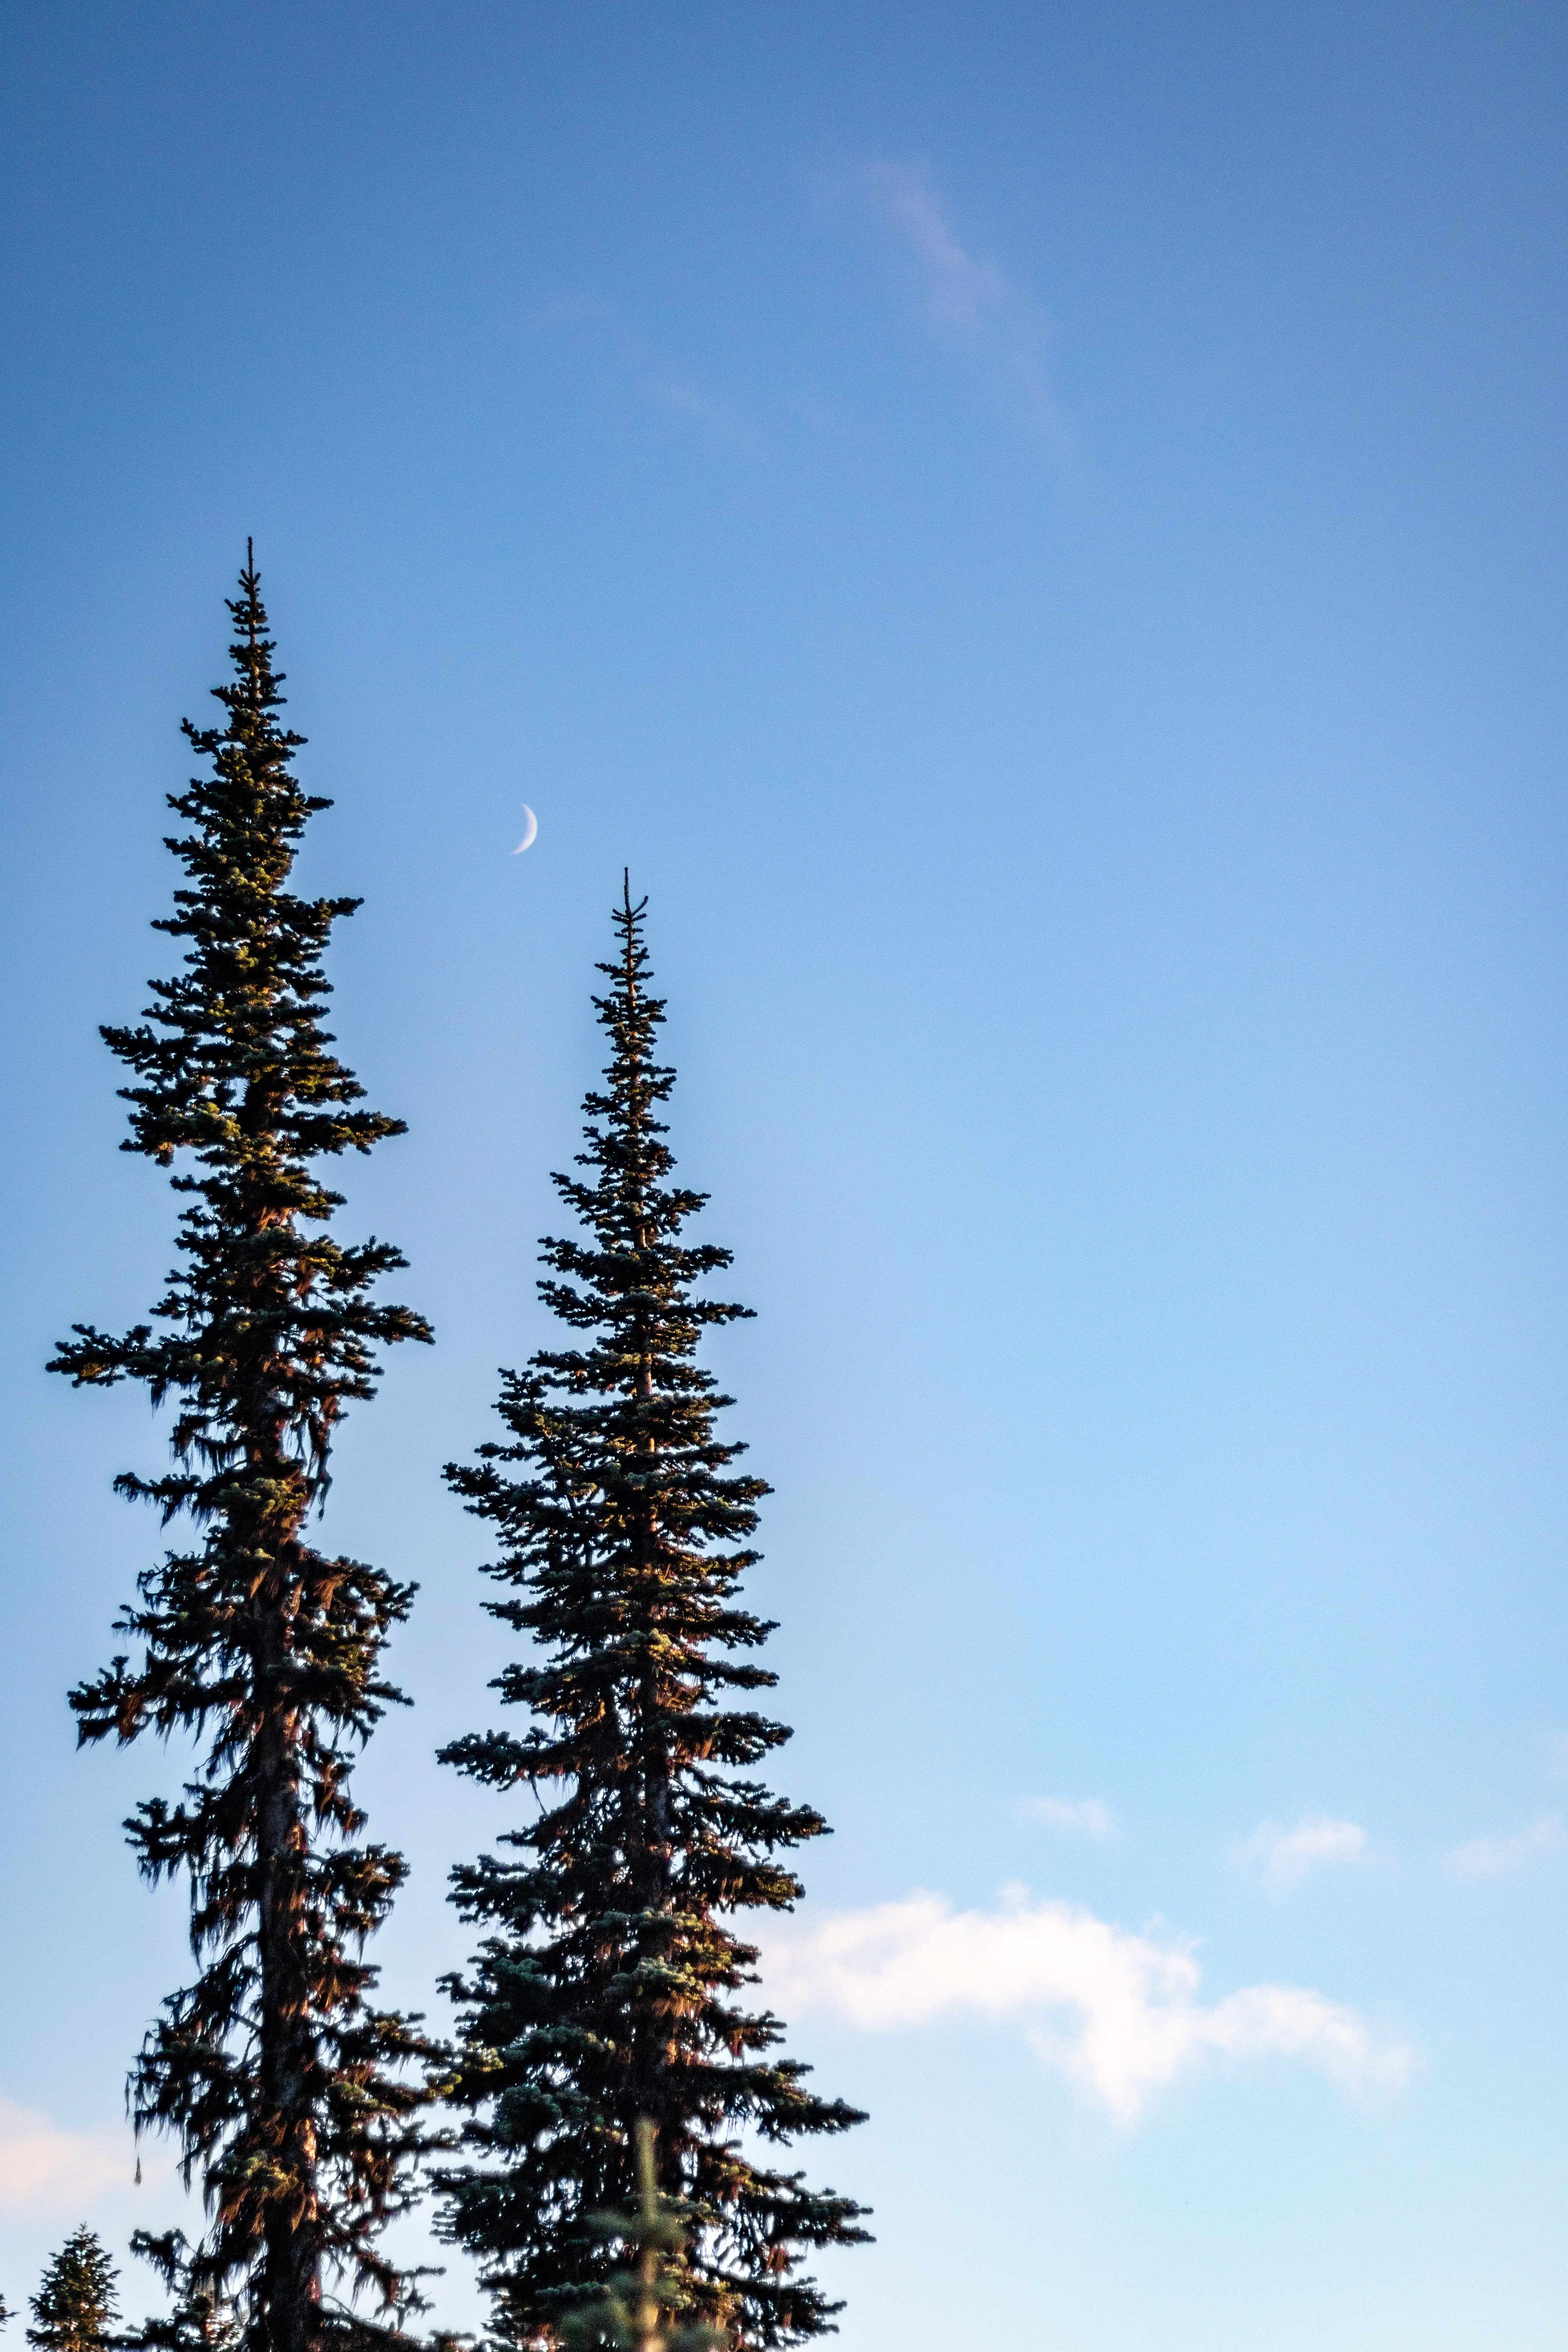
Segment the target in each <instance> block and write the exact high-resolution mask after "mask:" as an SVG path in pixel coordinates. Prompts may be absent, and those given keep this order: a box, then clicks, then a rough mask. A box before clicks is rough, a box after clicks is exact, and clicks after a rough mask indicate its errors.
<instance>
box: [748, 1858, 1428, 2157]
mask: <svg viewBox="0 0 1568 2352" xmlns="http://www.w3.org/2000/svg"><path fill="white" fill-rule="evenodd" d="M765 1975H766V1981H767V1987H768V1992H769V1996H770V1998H771V1999H773V2000H777V2002H778V2003H779V2006H780V2007H781V2008H782V2009H784V2011H786V2012H792V2013H793V2012H794V2011H800V2010H805V2009H810V2008H813V2007H816V2008H822V2009H828V2010H836V2011H838V2012H839V2014H840V2015H842V2016H844V2017H847V2019H848V2020H849V2021H850V2022H851V2023H852V2024H855V2025H858V2026H860V2027H862V2028H864V2029H865V2030H866V2031H868V2032H891V2031H893V2030H895V2029H897V2028H899V2027H909V2026H918V2025H929V2024H932V2023H935V2022H936V2021H939V2020H940V2019H942V2018H952V2017H965V2016H967V2017H983V2018H989V2019H992V2020H994V2021H996V2022H998V2023H1005V2024H1015V2025H1019V2026H1021V2027H1022V2028H1023V2029H1024V2032H1025V2034H1026V2039H1027V2040H1028V2042H1029V2044H1030V2046H1031V2047H1032V2048H1033V2050H1034V2051H1035V2053H1037V2056H1038V2057H1039V2058H1041V2059H1042V2060H1043V2061H1044V2062H1045V2063H1046V2064H1047V2065H1049V2066H1054V2067H1056V2068H1057V2069H1058V2071H1059V2072H1060V2073H1062V2074H1065V2075H1066V2076H1067V2077H1068V2080H1069V2081H1070V2082H1071V2083H1073V2084H1075V2085H1076V2086H1077V2088H1078V2089H1079V2091H1080V2092H1082V2093H1083V2094H1084V2095H1086V2096H1088V2097H1089V2098H1090V2099H1092V2100H1095V2101H1097V2102H1098V2103H1099V2104H1100V2105H1101V2106H1103V2107H1104V2108H1106V2109H1107V2110H1108V2111H1109V2113H1110V2115H1111V2116H1114V2117H1115V2118H1116V2119H1117V2121H1118V2122H1120V2123H1124V2124H1131V2123H1133V2122H1135V2121H1136V2120H1137V2118H1138V2116H1139V2115H1140V2114H1141V2113H1142V2109H1143V2106H1144V2105H1145V2103H1146V2101H1147V2100H1148V2098H1149V2097H1150V2095H1151V2094H1152V2093H1153V2092H1155V2091H1157V2090H1160V2089H1162V2088H1163V2086H1164V2085H1165V2084H1169V2083H1171V2082H1173V2081H1174V2080H1175V2078H1176V2077H1177V2076H1178V2075H1179V2074H1185V2073H1187V2072H1188V2071H1189V2070H1190V2069H1191V2068H1193V2067H1194V2066H1195V2065H1197V2064H1198V2063H1200V2062H1201V2061H1202V2060H1204V2059H1205V2057H1208V2056H1212V2055H1218V2056H1222V2057H1226V2058H1231V2059H1243V2058H1264V2057H1287V2058H1299V2059H1304V2060H1305V2061H1306V2062H1307V2063H1309V2064H1311V2065H1316V2066H1320V2067H1321V2068H1322V2069H1323V2071H1324V2072H1325V2073H1326V2074H1328V2075H1329V2076H1330V2078H1331V2080H1332V2081H1333V2082H1335V2083H1336V2084H1339V2085H1340V2087H1341V2088H1342V2089H1344V2090H1347V2091H1367V2090H1374V2089H1379V2088H1388V2087H1393V2086H1395V2085H1397V2084H1400V2083H1401V2082H1403V2081H1404V2079H1405V2074H1407V2073H1408V2071H1409V2067H1410V2063H1411V2057H1410V2053H1409V2052H1408V2051H1406V2050H1404V2049H1401V2048H1399V2047H1397V2046H1395V2045H1394V2044H1390V2043H1379V2042H1377V2041H1376V2040H1375V2039H1374V2037H1373V2033H1372V2032H1371V2030H1370V2029H1369V2028H1368V2026H1367V2025H1366V2023H1365V2022H1364V2021H1363V2019H1362V2018H1361V2017H1359V2016H1358V2015H1357V2013H1356V2012H1355V2011H1354V2010H1352V2009H1346V2008H1343V2007H1342V2006H1341V2005H1340V2004H1339V2003H1337V2002H1335V2001H1331V2000H1326V1999H1325V1998H1324V1996H1323V1995H1322V1994H1321V1993H1318V1992H1310V1991H1308V1990H1305V1989H1304V1988H1303V1987H1301V1986H1299V1985H1268V1984H1265V1985H1251V1986H1248V1987H1247V1990H1245V1991H1242V1992H1236V1993H1230V1994H1228V1995H1227V1996H1226V1998H1225V1999H1224V2000H1218V2001H1215V2002H1214V2003H1212V2004H1209V2005H1205V2003H1204V2002H1203V2001H1201V2000H1199V1999H1198V1997H1197V1996H1198V1986H1199V1981H1200V1977H1199V1969H1198V1966H1197V1962H1196V1961H1195V1960H1194V1958H1193V1955H1192V1950H1191V1948H1190V1947H1189V1946H1188V1945H1186V1944H1184V1943H1179V1942H1175V1943H1173V1942H1162V1941H1158V1940H1156V1939H1155V1937H1153V1936H1152V1935H1143V1936H1136V1935H1130V1934H1128V1933H1126V1932H1125V1931H1124V1930H1123V1929H1121V1928H1120V1927H1112V1926H1111V1925H1110V1923H1109V1922H1108V1921H1106V1920H1103V1919H1099V1918H1096V1917H1095V1916H1094V1914H1093V1913H1092V1912H1089V1911H1086V1910H1082V1909H1080V1908H1079V1906H1076V1905H1074V1904H1068V1903H1054V1902H1044V1901H1042V1902H1034V1901H1031V1900H1030V1898H1029V1896H1028V1895H1027V1892H1026V1890H1025V1889H1023V1888H1015V1889H1011V1890H1007V1891H1005V1894H1004V1897H1003V1901H1002V1906H1001V1908H1000V1909H998V1910H995V1911H956V1912H955V1911H954V1910H953V1908H952V1905H951V1904H950V1903H948V1902H947V1901H946V1900H945V1899H944V1898H943V1897H942V1896H941V1895H924V1894H917V1895H910V1896H908V1897H907V1898H906V1899H905V1900H904V1901H903V1902H900V1903H883V1904H879V1905H877V1906H874V1907H873V1908H871V1909H869V1910H865V1911H850V1912H843V1913H840V1914H839V1915H838V1916H837V1918H830V1919H828V1920H827V1921H826V1922H825V1923H824V1925H822V1926H821V1927H816V1929H814V1930H812V1931H810V1932H798V1931H792V1930H790V1929H787V1928H786V1929H784V1930H782V1931H780V1932H779V1933H778V1935H777V1936H776V1937H775V1938H773V1940H771V1941H770V1944H769V1947H768V1951H767V1956H766V1968H765Z"/></svg>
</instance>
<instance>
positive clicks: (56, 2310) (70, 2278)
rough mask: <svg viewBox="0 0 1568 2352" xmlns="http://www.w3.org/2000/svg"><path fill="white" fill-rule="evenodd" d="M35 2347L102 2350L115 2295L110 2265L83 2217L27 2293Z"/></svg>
mask: <svg viewBox="0 0 1568 2352" xmlns="http://www.w3.org/2000/svg"><path fill="white" fill-rule="evenodd" d="M30 2302H31V2308H32V2313H33V2317H34V2319H35V2320H36V2321H37V2326H33V2327H29V2328H28V2330H27V2341H28V2343H29V2344H33V2345H36V2346H37V2352H103V2346H104V2344H105V2342H106V2340H107V2338H108V2335H109V2325H110V2320H112V2319H113V2317H114V2315H115V2311H116V2308H117V2303H118V2298H117V2295H116V2292H115V2270H114V2264H113V2263H111V2262H110V2259H109V2256H108V2255H107V2254H106V2253H105V2252H104V2250H103V2245H102V2242H101V2241H100V2239H99V2238H98V2236H97V2235H96V2233H95V2232H94V2231H91V2230H89V2228H88V2226H87V2223H86V2222H85V2221H84V2222H83V2223H82V2225H81V2227H80V2229H79V2230H73V2231H71V2234H70V2236H69V2237H68V2239H67V2240H66V2242H65V2244H64V2245H63V2246H62V2247H61V2248H60V2250H59V2252H58V2254H56V2255H55V2256H54V2257H53V2258H52V2260H51V2261H50V2263H49V2266H48V2268H47V2271H46V2272H45V2273H44V2275H43V2279H42V2281H41V2282H40V2284H39V2287H38V2292H37V2294H35V2295H33V2296H32V2297H31V2298H30Z"/></svg>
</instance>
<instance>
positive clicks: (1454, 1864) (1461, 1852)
mask: <svg viewBox="0 0 1568 2352" xmlns="http://www.w3.org/2000/svg"><path fill="white" fill-rule="evenodd" d="M1565 1850H1568V1829H1565V1828H1564V1827H1563V1816H1562V1814H1561V1813H1542V1816H1541V1818H1540V1820H1539V1821H1535V1822H1530V1823H1529V1824H1528V1825H1527V1826H1526V1827H1525V1828H1524V1829H1521V1830H1509V1831H1507V1832H1504V1833H1503V1834H1502V1835H1501V1836H1500V1837H1480V1838H1472V1839H1471V1840H1470V1842H1469V1843H1468V1845H1457V1846H1455V1847H1454V1849H1453V1851H1452V1853H1450V1854H1449V1855H1448V1857H1447V1861H1448V1867H1449V1869H1450V1870H1451V1871H1453V1872H1454V1873H1455V1874H1456V1875H1457V1876H1458V1877H1460V1878H1506V1877H1508V1876H1509V1875H1510V1874H1511V1873H1512V1872H1514V1871H1516V1870H1523V1869H1525V1868H1526V1867H1527V1866H1528V1865H1529V1864H1531V1863H1532V1862H1543V1861H1545V1860H1546V1859H1547V1858H1548V1857H1549V1856H1550V1855H1552V1854H1558V1853H1563V1852H1564V1851H1565Z"/></svg>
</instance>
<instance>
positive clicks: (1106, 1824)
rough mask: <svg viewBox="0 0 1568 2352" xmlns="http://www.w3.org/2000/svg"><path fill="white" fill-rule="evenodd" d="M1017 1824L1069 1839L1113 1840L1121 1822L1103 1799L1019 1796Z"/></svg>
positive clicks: (1119, 1831)
mask: <svg viewBox="0 0 1568 2352" xmlns="http://www.w3.org/2000/svg"><path fill="white" fill-rule="evenodd" d="M1014 1810H1015V1811H1016V1813H1017V1816H1018V1819H1019V1820H1020V1821H1021V1822H1038V1823H1039V1826H1040V1827H1041V1828H1042V1829H1047V1830H1062V1831H1065V1832H1066V1833H1067V1835H1068V1836H1069V1837H1093V1838H1116V1837H1120V1836H1121V1822H1119V1821H1118V1820H1117V1818H1116V1811H1115V1808H1114V1807H1113V1806H1111V1805H1108V1804H1107V1803H1106V1801H1105V1800H1104V1798H1103V1797H1020V1798H1019V1800H1018V1802H1017V1804H1016V1807H1015V1808H1014Z"/></svg>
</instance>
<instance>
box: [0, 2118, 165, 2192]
mask: <svg viewBox="0 0 1568 2352" xmlns="http://www.w3.org/2000/svg"><path fill="white" fill-rule="evenodd" d="M131 2180H132V2156H131V2152H130V2148H129V2145H128V2141H127V2137H126V2134H125V2133H124V2132H123V2131H112V2130H107V2129H104V2130H99V2131H86V2132H72V2131H67V2130H65V2129H64V2128H63V2126H61V2125H59V2124H57V2123H56V2122H54V2121H53V2119H52V2118H51V2117H50V2116H46V2115H43V2114H40V2113H39V2111H38V2110H37V2108H35V2107H23V2106H18V2105H17V2104H16V2100H15V2099H7V2098H5V2096H4V2095H0V2213H48V2212H62V2213H63V2212H65V2211H67V2210H69V2211H71V2212H73V2213H74V2212H76V2211H78V2210H79V2209H82V2208H85V2207H88V2206H90V2205H92V2204H93V2203H95V2202H96V2201H97V2200H98V2199H99V2198H100V2196H101V2195H102V2194H103V2193H104V2192H105V2190H108V2189H128V2188H129V2187H130V2186H131Z"/></svg>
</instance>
